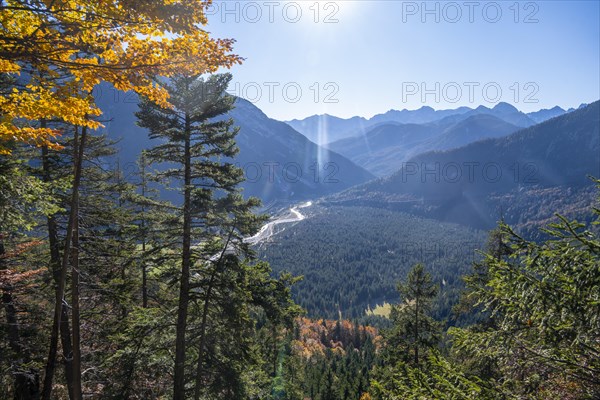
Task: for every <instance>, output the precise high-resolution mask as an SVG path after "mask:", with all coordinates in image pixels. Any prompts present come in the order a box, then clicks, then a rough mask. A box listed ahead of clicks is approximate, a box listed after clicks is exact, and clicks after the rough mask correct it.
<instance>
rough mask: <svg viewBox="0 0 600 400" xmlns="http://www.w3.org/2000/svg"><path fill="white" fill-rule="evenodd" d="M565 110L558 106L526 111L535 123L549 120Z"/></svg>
mask: <svg viewBox="0 0 600 400" xmlns="http://www.w3.org/2000/svg"><path fill="white" fill-rule="evenodd" d="M566 112H567V111H565V110H563V109H562V108H560V107H559V106H555V107H552V108H551V109H549V110H548V109H545V108H543V109H541V110H539V111H536V112H531V113H528V114H527V116H528V117H529V118H531V119H532V120H534V121H535V122H536V123H538V124H539V123H540V122H544V121H547V120H549V119H550V118H554V117H558V116H559V115H563V114H564V113H566Z"/></svg>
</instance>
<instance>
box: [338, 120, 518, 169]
mask: <svg viewBox="0 0 600 400" xmlns="http://www.w3.org/2000/svg"><path fill="white" fill-rule="evenodd" d="M518 129H519V127H517V126H515V125H512V124H509V123H508V122H505V121H504V120H502V119H500V118H498V117H494V116H492V115H489V114H479V113H474V114H472V115H471V116H468V117H466V118H465V119H463V118H457V119H454V118H452V117H448V118H445V119H443V120H442V121H439V122H434V123H430V124H423V125H416V124H398V123H388V124H382V125H379V126H376V127H375V128H373V129H372V130H371V131H369V132H367V133H366V134H365V135H362V136H358V137H353V138H347V139H343V140H339V141H337V142H334V143H331V144H329V145H328V146H327V147H328V148H330V149H332V150H334V151H336V152H338V153H340V154H342V155H344V156H346V157H348V158H349V159H351V160H352V161H354V162H355V163H356V164H358V165H360V166H362V167H364V168H365V169H367V170H369V171H370V172H372V173H373V174H375V175H377V176H385V175H389V174H391V173H393V172H395V171H396V170H398V169H400V168H401V166H402V163H403V162H405V161H407V160H408V159H409V158H411V157H413V156H415V155H417V154H420V153H424V152H428V151H432V150H447V149H452V148H455V147H460V146H463V145H466V144H468V143H471V142H475V141H477V140H482V139H487V138H493V137H501V136H505V135H508V134H510V133H513V132H515V131H517V130H518Z"/></svg>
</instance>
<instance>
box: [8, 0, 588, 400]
mask: <svg viewBox="0 0 600 400" xmlns="http://www.w3.org/2000/svg"><path fill="white" fill-rule="evenodd" d="M327 4H329V6H335V4H334V3H327ZM317 5H319V4H317ZM214 11H215V8H214V4H211V1H209V0H189V1H178V0H157V1H137V0H124V1H121V0H119V1H115V0H107V1H100V2H99V1H93V0H68V1H67V0H56V1H54V0H2V1H0V302H1V310H0V400H4V399H6V400H9V399H13V400H51V399H69V400H82V399H84V398H86V399H169V398H170V399H173V400H183V399H195V400H200V399H205V400H213V399H223V400H232V399H240V400H241V399H252V400H254V399H256V400H375V399H378V400H393V399H402V400H405V399H415V400H417V399H418V400H422V399H457V400H458V399H465V400H466V399H490V400H492V399H532V400H533V399H540V400H541V399H573V400H575V399H577V400H580V399H581V400H584V399H586V400H588V399H589V400H594V399H598V398H600V232H599V228H598V226H599V225H600V207H599V206H598V198H599V196H598V190H599V189H600V181H598V180H596V178H597V176H596V172H598V173H599V174H600V171H598V167H599V166H600V163H598V161H600V160H599V159H598V150H599V149H600V140H599V136H598V135H599V134H600V102H598V101H596V102H594V103H591V104H589V105H582V106H581V107H580V108H579V109H578V110H569V111H565V110H563V109H561V108H558V109H557V107H555V108H553V109H552V110H540V111H537V112H533V113H529V114H527V115H526V114H524V113H522V112H521V111H519V110H517V109H516V108H515V107H513V106H511V105H509V104H506V103H499V104H497V106H495V107H494V108H491V109H490V108H487V107H483V106H480V107H478V108H476V109H471V108H469V107H459V108H457V109H454V110H437V111H436V110H433V109H432V108H430V107H422V108H421V109H419V110H415V111H414V112H413V111H408V110H403V111H395V110H390V111H389V112H387V113H385V114H379V115H376V116H375V117H373V118H371V119H369V120H367V119H366V118H363V117H360V118H358V117H357V118H350V119H348V120H343V119H340V118H335V117H331V116H327V117H324V119H325V120H329V121H331V123H332V125H335V127H334V128H335V129H333V128H332V132H334V131H335V136H336V138H339V139H340V140H339V141H337V142H335V143H330V146H329V147H330V149H333V150H335V149H339V151H340V152H342V153H346V155H347V156H348V158H346V157H345V156H344V154H338V153H335V152H334V151H332V150H328V149H326V148H325V147H322V146H321V145H322V144H324V143H316V142H315V143H313V142H311V141H310V140H309V139H308V137H311V138H313V139H315V138H318V139H319V140H320V139H322V136H323V135H321V136H318V135H317V136H315V134H314V133H315V132H313V131H311V129H321V128H323V127H322V126H321V125H320V122H319V121H322V120H323V119H321V118H319V117H318V116H317V118H312V117H309V118H306V119H305V120H303V121H299V120H294V121H290V123H289V125H288V124H286V123H284V122H281V121H277V120H274V119H272V118H269V117H267V116H266V114H265V113H263V112H262V111H261V110H260V109H259V108H258V107H256V106H255V105H254V104H251V102H249V101H247V100H244V99H240V98H238V97H236V96H234V95H232V94H230V93H229V89H230V87H231V85H232V82H233V81H232V79H233V76H232V74H230V73H228V72H224V70H226V69H228V68H230V67H232V66H234V65H236V64H240V63H241V62H242V61H243V59H242V58H241V57H240V56H238V55H236V54H234V53H233V44H234V40H233V39H219V38H216V37H215V36H214V35H212V34H211V33H210V31H209V30H208V28H207V23H208V19H207V16H208V14H211V13H214ZM103 85H104V87H110V88H112V89H114V90H115V93H119V94H124V93H128V94H127V96H129V95H133V96H132V97H130V98H131V99H134V100H135V107H133V106H131V107H123V110H120V111H122V114H121V116H124V119H125V120H127V121H129V123H130V126H125V125H126V124H123V126H118V125H117V126H111V125H110V121H109V120H110V118H109V114H103V111H105V110H103V109H102V107H101V106H100V104H101V102H100V101H99V99H98V98H96V96H97V94H96V93H95V92H94V88H98V87H102V86H103ZM132 107H133V108H132ZM134 123H135V124H136V127H135V129H132V130H130V128H131V127H132V126H133V125H134ZM365 124H366V125H368V127H369V128H370V129H371V128H372V130H371V131H369V132H368V134H365V136H364V137H362V138H361V140H358V141H356V140H354V139H349V138H351V137H352V136H351V134H352V133H353V132H354V133H356V130H357V129H359V127H363V128H364V127H365V126H366V125H365ZM106 125H108V126H110V127H111V128H110V132H106V131H102V129H101V128H103V127H106ZM292 126H297V127H298V129H301V130H306V131H307V132H304V133H305V135H306V136H303V135H302V134H301V133H300V132H297V131H296V130H295V129H294V128H293V127H292ZM315 127H316V128H315ZM520 128H525V129H520ZM119 129H121V130H123V132H121V133H129V132H133V131H135V132H137V133H138V134H140V135H143V138H142V137H140V138H135V139H132V138H127V142H128V146H120V143H119V141H118V140H116V137H117V136H118V135H115V130H117V131H118V130H119ZM321 133H322V132H321ZM311 135H312V136H311ZM415 135H417V136H418V135H421V136H419V138H418V139H419V140H416V141H412V140H413V139H414V136H415ZM307 136H308V137H307ZM483 139H486V140H483ZM315 140H316V139H315ZM411 141H412V142H411ZM409 142H410V143H409ZM131 143H134V145H133V146H131ZM364 143H368V144H372V145H373V148H372V150H373V152H370V151H371V150H370V149H367V150H368V151H365V146H364V145H363V144H364ZM411 143H412V144H411ZM124 147H127V150H128V151H129V153H127V154H125V151H124ZM422 152H424V153H422ZM379 156H381V157H380V158H374V157H379ZM121 157H129V158H130V159H131V160H135V164H136V167H135V168H134V169H133V173H132V171H131V170H130V169H128V167H127V166H126V165H123V164H121V163H120V160H121ZM315 157H316V158H317V159H318V161H319V162H320V161H321V158H325V159H327V160H329V162H328V163H325V164H324V165H321V164H319V163H316V164H315V160H314V158H315ZM409 157H410V158H409ZM404 160H409V161H410V162H412V163H422V165H425V166H427V165H430V164H435V163H439V162H446V163H453V162H464V161H467V162H469V160H471V161H473V160H476V161H477V162H480V163H484V162H486V161H488V162H489V161H490V160H496V162H497V163H498V165H501V166H503V168H508V169H510V167H511V166H513V165H527V162H530V161H531V160H534V161H535V162H536V164H535V165H536V166H537V167H539V170H536V171H537V172H539V173H540V176H539V177H538V178H539V179H538V180H537V181H535V182H524V181H520V180H515V179H511V178H514V176H512V175H507V176H504V178H502V179H499V180H498V181H497V182H483V183H482V182H464V181H462V182H459V183H458V184H456V182H443V183H442V184H438V183H439V182H435V183H431V182H424V181H422V180H421V181H419V180H418V179H417V180H413V181H411V182H407V181H404V180H403V179H404V178H405V177H406V172H407V171H406V168H405V167H406V165H403V161H404ZM286 162H290V163H292V162H293V163H295V164H297V165H298V166H299V168H300V170H302V169H304V171H305V172H306V171H312V172H314V173H315V174H314V175H310V174H308V175H305V176H302V177H299V176H296V178H297V180H296V181H293V182H291V183H295V184H296V185H295V186H294V185H292V184H290V181H289V177H287V178H285V179H284V178H281V176H279V177H277V179H275V178H274V179H272V180H270V181H268V182H260V184H259V185H256V186H251V184H252V183H255V182H248V176H247V173H246V172H247V171H246V170H245V168H244V163H246V164H248V163H255V164H257V165H260V164H259V163H263V164H262V165H274V164H277V163H279V164H282V163H283V164H285V163H286ZM355 162H356V164H355ZM269 163H271V164H269ZM523 163H525V164H523ZM279 164H278V165H279ZM398 165H402V168H397V166H398ZM363 167H364V168H363ZM328 168H333V170H334V171H335V174H337V173H338V172H339V175H336V176H335V177H334V176H333V175H326V176H325V177H323V176H322V174H323V172H324V171H325V172H326V171H327V170H328ZM340 168H341V171H340ZM369 170H371V171H372V172H373V173H375V174H378V175H384V174H387V173H390V172H393V173H392V174H391V175H386V177H382V178H380V179H375V180H371V179H372V178H374V175H372V173H371V172H369ZM269 176H270V175H269ZM330 178H331V179H332V180H327V179H330ZM286 179H288V180H286ZM367 181H369V182H367ZM530 183H532V184H531V185H529V184H530ZM342 190H343V191H342ZM340 191H341V192H340ZM166 193H168V195H165V194H166ZM255 196H257V197H255ZM258 196H261V197H262V199H261V198H259V197H258ZM322 196H327V197H326V198H322ZM261 200H266V201H267V202H268V204H263V203H262V201H261ZM299 200H304V201H306V200H312V201H309V202H306V203H303V205H302V206H300V205H298V204H296V203H297V201H299ZM507 204H509V206H508V207H506V205H507ZM289 207H291V208H289ZM299 208H301V210H302V212H300V211H299ZM282 209H283V210H285V211H283V212H282V211H281V210H282ZM498 209H500V210H501V212H500V213H498V212H497V211H498ZM274 210H275V211H274ZM266 211H271V215H268V214H267V213H266ZM273 211H274V212H273ZM285 213H288V214H289V213H291V214H293V217H289V216H287V214H285Z"/></svg>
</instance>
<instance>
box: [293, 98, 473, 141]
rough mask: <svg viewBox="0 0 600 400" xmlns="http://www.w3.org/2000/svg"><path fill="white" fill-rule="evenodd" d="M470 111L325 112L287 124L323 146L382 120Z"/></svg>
mask: <svg viewBox="0 0 600 400" xmlns="http://www.w3.org/2000/svg"><path fill="white" fill-rule="evenodd" d="M469 110H470V108H468V107H460V108H457V109H454V110H434V109H433V108H431V107H428V106H423V107H421V108H419V109H418V110H406V109H404V110H402V111H398V110H389V111H387V112H386V113H383V114H377V115H375V116H373V117H372V118H370V119H366V118H363V117H352V118H348V119H343V118H338V117H334V116H331V115H327V114H324V115H313V116H310V117H307V118H305V119H302V120H297V119H294V120H291V121H286V123H287V124H288V125H290V126H292V127H293V128H294V129H296V130H297V131H298V132H300V133H302V134H303V135H304V136H306V137H307V138H309V139H310V140H312V141H313V142H315V143H318V144H321V145H323V144H326V143H331V142H334V141H337V140H340V139H344V138H348V137H352V136H357V135H361V134H364V133H365V132H367V131H368V130H369V129H370V128H372V127H374V126H376V125H378V124H382V123H390V122H397V123H402V124H425V123H429V122H432V121H436V120H439V119H441V118H444V117H447V116H450V115H454V114H461V113H465V112H467V111H469Z"/></svg>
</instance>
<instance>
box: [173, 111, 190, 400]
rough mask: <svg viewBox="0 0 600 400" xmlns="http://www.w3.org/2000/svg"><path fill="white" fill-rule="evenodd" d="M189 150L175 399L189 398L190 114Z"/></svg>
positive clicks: (187, 135) (188, 118)
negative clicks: (186, 391)
mask: <svg viewBox="0 0 600 400" xmlns="http://www.w3.org/2000/svg"><path fill="white" fill-rule="evenodd" d="M184 134H185V153H184V183H183V184H184V195H183V247H182V249H181V280H180V285H179V306H178V310H177V335H176V339H175V371H174V379H173V400H184V399H185V347H186V342H185V333H186V329H187V315H188V305H189V296H190V293H189V286H190V267H191V263H192V259H191V232H192V214H191V193H192V160H191V158H192V157H191V123H190V116H189V115H188V114H187V113H186V116H185V132H184Z"/></svg>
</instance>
